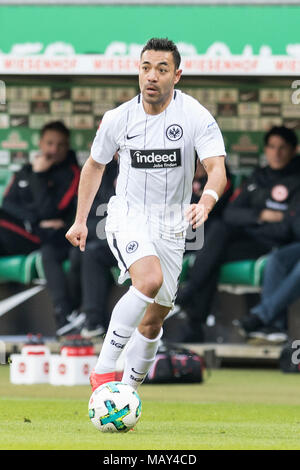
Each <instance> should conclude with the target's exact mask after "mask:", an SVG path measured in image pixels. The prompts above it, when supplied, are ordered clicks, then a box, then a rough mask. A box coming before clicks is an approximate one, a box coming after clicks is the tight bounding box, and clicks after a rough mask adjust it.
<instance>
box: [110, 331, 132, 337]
mask: <svg viewBox="0 0 300 470" xmlns="http://www.w3.org/2000/svg"><path fill="white" fill-rule="evenodd" d="M113 334H114V335H115V336H118V337H119V338H124V339H127V338H130V336H121V335H118V333H116V331H113Z"/></svg>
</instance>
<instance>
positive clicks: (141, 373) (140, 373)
mask: <svg viewBox="0 0 300 470" xmlns="http://www.w3.org/2000/svg"><path fill="white" fill-rule="evenodd" d="M131 370H132V372H134V373H135V374H138V375H144V372H137V371H136V370H134V368H133V367H132V368H131Z"/></svg>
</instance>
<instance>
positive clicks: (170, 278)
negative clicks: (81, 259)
mask: <svg viewBox="0 0 300 470" xmlns="http://www.w3.org/2000/svg"><path fill="white" fill-rule="evenodd" d="M116 199H117V198H116ZM121 204H123V205H124V206H123V208H122V209H121V211H120V205H119V201H118V202H117V201H116V200H114V198H112V200H111V201H110V203H109V205H108V217H107V222H106V236H107V241H108V244H109V246H110V249H111V251H112V253H113V254H114V256H115V258H116V259H117V261H118V266H119V269H120V271H121V272H120V276H119V284H122V283H123V282H124V281H125V280H126V279H128V278H130V274H129V271H128V270H129V268H130V266H131V265H132V264H133V263H134V262H135V261H137V260H139V259H141V258H144V257H146V256H157V257H158V258H159V260H160V265H161V269H162V273H163V284H162V286H161V288H160V290H159V292H158V293H157V295H156V297H155V302H156V303H158V304H160V305H163V306H165V307H170V308H171V307H173V306H174V301H175V297H176V293H177V289H178V281H179V276H180V273H181V269H182V258H183V253H184V249H185V236H184V233H180V234H174V236H173V237H171V236H170V235H168V238H166V237H165V236H164V234H162V233H157V232H155V231H154V230H152V229H151V225H150V223H149V221H148V219H147V216H145V215H144V214H139V215H138V216H137V214H136V213H135V214H134V215H133V214H131V213H130V210H129V211H128V208H127V207H126V203H125V202H123V203H121ZM114 205H115V206H118V208H117V210H116V207H114ZM117 214H118V215H117ZM120 214H122V216H120ZM117 219H118V220H117Z"/></svg>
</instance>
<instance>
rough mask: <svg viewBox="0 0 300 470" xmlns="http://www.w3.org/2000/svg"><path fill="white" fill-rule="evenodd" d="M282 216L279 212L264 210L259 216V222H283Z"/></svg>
mask: <svg viewBox="0 0 300 470" xmlns="http://www.w3.org/2000/svg"><path fill="white" fill-rule="evenodd" d="M283 217H284V214H283V212H281V211H273V210H271V209H264V210H263V211H261V213H260V215H259V221H260V222H269V223H272V222H273V223H274V222H281V221H282V220H283Z"/></svg>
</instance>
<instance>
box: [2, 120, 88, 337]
mask: <svg viewBox="0 0 300 470" xmlns="http://www.w3.org/2000/svg"><path fill="white" fill-rule="evenodd" d="M69 136H70V133H69V130H68V129H67V128H66V127H65V125H64V124H63V123H62V122H60V121H54V122H50V123H48V124H46V125H45V126H44V127H43V128H42V130H41V132H40V142H39V149H40V151H39V153H38V154H37V156H36V157H35V158H34V160H33V162H32V164H27V165H24V167H23V168H22V169H21V170H20V171H19V172H17V173H16V174H15V176H14V177H13V179H12V182H11V184H10V185H9V186H8V189H7V191H6V194H5V196H4V200H3V205H2V213H1V220H0V240H1V254H2V255H8V254H21V253H24V254H27V253H29V252H30V251H33V250H35V249H37V248H39V249H40V250H41V253H42V262H43V267H44V271H45V276H46V281H47V287H48V289H49V292H50V296H51V298H52V301H53V305H54V313H55V319H56V323H57V328H60V327H61V326H62V325H64V324H65V323H66V322H67V320H66V317H67V316H68V315H70V314H71V312H72V300H71V295H70V292H69V289H68V282H67V279H66V276H65V274H64V272H63V269H62V261H63V260H64V259H67V258H68V254H69V250H70V248H69V244H68V242H67V241H66V239H65V231H66V229H67V228H68V227H69V226H70V225H71V223H72V221H73V216H74V211H75V206H76V195H77V188H78V183H79V177H80V169H79V166H78V164H77V161H76V157H75V154H74V152H73V151H72V150H70V148H69ZM4 230H5V231H6V232H4ZM8 234H9V235H10V236H8Z"/></svg>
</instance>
